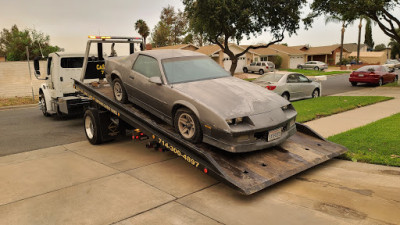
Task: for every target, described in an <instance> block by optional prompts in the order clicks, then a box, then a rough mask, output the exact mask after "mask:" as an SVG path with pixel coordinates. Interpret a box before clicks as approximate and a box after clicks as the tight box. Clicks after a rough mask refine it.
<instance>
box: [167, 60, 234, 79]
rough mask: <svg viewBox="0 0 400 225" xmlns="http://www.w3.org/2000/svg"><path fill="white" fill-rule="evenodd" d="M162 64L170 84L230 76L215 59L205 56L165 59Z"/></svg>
mask: <svg viewBox="0 0 400 225" xmlns="http://www.w3.org/2000/svg"><path fill="white" fill-rule="evenodd" d="M162 65H163V67H164V73H165V76H166V77H167V80H168V83H170V84H175V83H185V82H192V81H198V80H209V79H215V78H220V77H229V76H230V74H229V73H228V72H227V71H226V70H224V69H223V68H222V67H221V66H220V65H218V64H217V63H216V62H215V61H214V60H212V59H210V58H209V57H204V56H199V57H197V56H196V57H184V58H183V57H182V58H172V59H164V60H163V61H162Z"/></svg>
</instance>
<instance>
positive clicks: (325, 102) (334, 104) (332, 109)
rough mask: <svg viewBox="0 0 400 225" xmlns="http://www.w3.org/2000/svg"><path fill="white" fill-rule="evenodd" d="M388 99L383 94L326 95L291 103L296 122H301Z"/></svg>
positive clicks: (388, 98)
mask: <svg viewBox="0 0 400 225" xmlns="http://www.w3.org/2000/svg"><path fill="white" fill-rule="evenodd" d="M390 99H392V98H390V97H383V96H326V97H320V98H313V99H307V100H302V101H296V102H292V105H293V106H294V108H295V109H296V110H297V113H298V115H297V122H300V123H303V122H307V121H310V120H314V119H318V118H320V117H325V116H329V115H332V114H336V113H340V112H344V111H348V110H351V109H354V108H358V107H362V106H366V105H371V104H374V103H377V102H381V101H386V100H390Z"/></svg>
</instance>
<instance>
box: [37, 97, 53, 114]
mask: <svg viewBox="0 0 400 225" xmlns="http://www.w3.org/2000/svg"><path fill="white" fill-rule="evenodd" d="M39 101H40V109H41V110H42V113H43V116H46V117H48V116H50V114H49V113H48V112H47V105H46V99H45V98H44V94H43V93H40V95H39Z"/></svg>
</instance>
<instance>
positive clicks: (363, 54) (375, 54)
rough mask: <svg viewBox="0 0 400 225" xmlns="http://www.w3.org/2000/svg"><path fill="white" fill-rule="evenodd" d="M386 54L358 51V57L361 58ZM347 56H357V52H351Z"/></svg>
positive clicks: (384, 53)
mask: <svg viewBox="0 0 400 225" xmlns="http://www.w3.org/2000/svg"><path fill="white" fill-rule="evenodd" d="M384 55H386V52H360V57H363V58H375V57H378V58H379V57H382V56H384ZM349 56H354V57H357V52H352V53H351V54H350V55H349Z"/></svg>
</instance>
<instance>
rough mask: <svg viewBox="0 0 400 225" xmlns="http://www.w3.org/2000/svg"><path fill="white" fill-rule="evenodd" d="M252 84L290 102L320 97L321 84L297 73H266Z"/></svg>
mask: <svg viewBox="0 0 400 225" xmlns="http://www.w3.org/2000/svg"><path fill="white" fill-rule="evenodd" d="M252 82H253V83H254V84H257V85H259V86H261V87H264V88H266V89H268V90H270V91H273V92H275V93H277V94H279V95H281V96H282V97H283V98H285V99H286V100H290V101H294V100H299V99H305V98H317V97H319V96H320V95H321V84H320V83H318V82H315V81H312V80H310V79H308V78H307V77H306V76H304V75H303V74H299V73H268V74H265V75H263V76H261V77H259V78H257V79H255V80H253V81H252Z"/></svg>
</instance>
